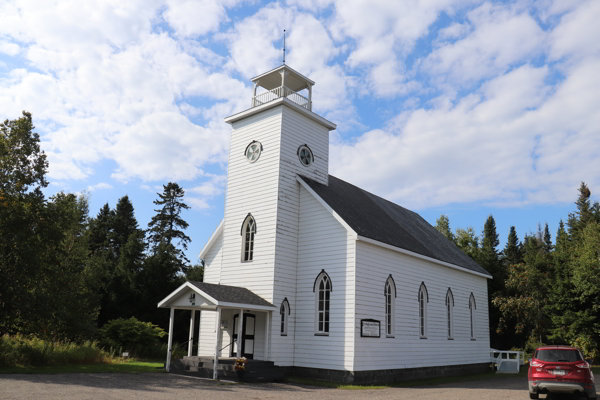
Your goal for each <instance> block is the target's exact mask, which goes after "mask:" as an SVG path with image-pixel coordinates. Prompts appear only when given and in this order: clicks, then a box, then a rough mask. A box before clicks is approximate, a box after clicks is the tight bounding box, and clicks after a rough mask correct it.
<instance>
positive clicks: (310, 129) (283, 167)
mask: <svg viewBox="0 0 600 400" xmlns="http://www.w3.org/2000/svg"><path fill="white" fill-rule="evenodd" d="M304 144H305V145H307V146H308V147H309V148H310V149H311V150H312V152H313V155H314V158H315V159H314V162H313V163H312V164H311V165H310V166H308V167H306V166H304V165H302V164H301V163H300V160H299V159H298V154H297V152H298V148H299V147H300V146H301V145H304ZM280 150H281V154H280V162H279V187H278V203H277V234H276V239H275V276H274V280H275V282H274V295H273V303H274V304H275V305H276V306H277V307H280V306H281V303H282V302H283V300H284V299H285V298H287V300H288V302H289V304H290V310H291V315H288V316H287V317H288V329H287V336H281V315H280V313H279V312H276V313H274V315H273V319H272V325H271V335H270V337H271V357H270V358H271V360H273V361H274V362H275V363H276V364H277V365H282V366H292V365H294V346H293V342H294V337H295V335H294V333H295V323H294V317H295V315H296V308H297V307H296V302H297V301H296V279H297V277H296V274H297V270H298V266H299V264H298V231H299V229H300V228H299V221H302V222H300V224H302V223H303V219H299V218H300V217H299V210H300V198H299V197H300V185H299V183H298V182H297V180H296V177H297V175H298V174H301V175H304V176H308V177H310V178H312V179H314V180H317V181H319V182H322V183H325V184H326V183H327V179H328V163H329V130H328V129H327V128H325V127H324V126H322V125H321V124H318V123H316V122H314V121H313V120H311V119H309V118H307V117H305V116H304V115H302V114H300V113H298V112H297V111H295V110H293V109H291V108H288V107H284V108H283V112H282V127H281V147H280ZM313 279H314V278H313Z"/></svg>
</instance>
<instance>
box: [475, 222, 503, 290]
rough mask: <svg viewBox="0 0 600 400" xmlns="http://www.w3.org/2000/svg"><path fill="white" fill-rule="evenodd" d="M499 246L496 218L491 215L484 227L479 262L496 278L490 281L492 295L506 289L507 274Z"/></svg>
mask: <svg viewBox="0 0 600 400" xmlns="http://www.w3.org/2000/svg"><path fill="white" fill-rule="evenodd" d="M499 244H500V240H498V233H497V232H496V221H495V220H494V217H493V216H492V215H490V216H489V217H488V218H487V220H486V221H485V224H484V225H483V239H482V241H481V251H480V253H479V259H478V260H477V261H478V262H479V264H480V265H481V266H482V267H483V268H485V269H486V270H487V271H488V272H489V273H490V274H492V276H493V277H494V279H492V280H491V281H490V282H493V283H490V284H491V286H490V289H491V290H492V291H491V292H490V294H493V293H495V292H497V291H499V290H502V289H503V287H504V279H506V274H505V273H504V269H503V268H502V265H501V263H500V257H499V255H498V245H499Z"/></svg>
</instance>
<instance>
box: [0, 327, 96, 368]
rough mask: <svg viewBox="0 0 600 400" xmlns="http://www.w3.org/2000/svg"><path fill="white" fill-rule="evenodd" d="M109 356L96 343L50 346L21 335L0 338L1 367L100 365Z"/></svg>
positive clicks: (47, 342)
mask: <svg viewBox="0 0 600 400" xmlns="http://www.w3.org/2000/svg"><path fill="white" fill-rule="evenodd" d="M107 357H108V355H107V354H106V353H105V352H104V351H103V350H102V349H100V348H99V347H98V346H97V344H96V342H90V341H86V342H85V343H83V344H76V343H72V342H52V341H47V340H42V339H39V338H36V337H32V338H27V337H24V336H22V335H15V336H8V335H4V336H2V337H1V338H0V366H1V367H14V366H17V365H25V366H42V365H63V364H91V363H97V362H103V361H104V360H105V359H106V358H107Z"/></svg>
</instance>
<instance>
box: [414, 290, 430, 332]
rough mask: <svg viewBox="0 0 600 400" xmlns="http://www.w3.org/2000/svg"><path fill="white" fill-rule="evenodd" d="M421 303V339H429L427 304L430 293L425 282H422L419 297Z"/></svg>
mask: <svg viewBox="0 0 600 400" xmlns="http://www.w3.org/2000/svg"><path fill="white" fill-rule="evenodd" d="M417 301H418V303H419V338H421V339H427V303H429V292H428V291H427V286H425V282H421V286H420V287H419V293H418V295H417Z"/></svg>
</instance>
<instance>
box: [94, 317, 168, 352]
mask: <svg viewBox="0 0 600 400" xmlns="http://www.w3.org/2000/svg"><path fill="white" fill-rule="evenodd" d="M166 334H167V333H166V332H165V331H164V330H163V329H162V328H160V327H159V326H157V325H154V324H152V323H151V322H142V321H140V320H138V319H137V318H135V317H131V318H129V319H123V318H118V319H113V320H111V321H108V322H107V323H106V324H105V325H104V326H103V327H102V328H101V329H100V338H101V339H100V343H101V345H102V346H104V348H105V349H108V348H112V349H113V350H118V351H119V352H120V351H129V352H130V353H132V354H136V355H138V356H145V355H146V354H148V353H149V352H154V351H155V350H154V349H156V348H158V347H160V343H159V341H160V338H162V337H163V336H165V335H166Z"/></svg>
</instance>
